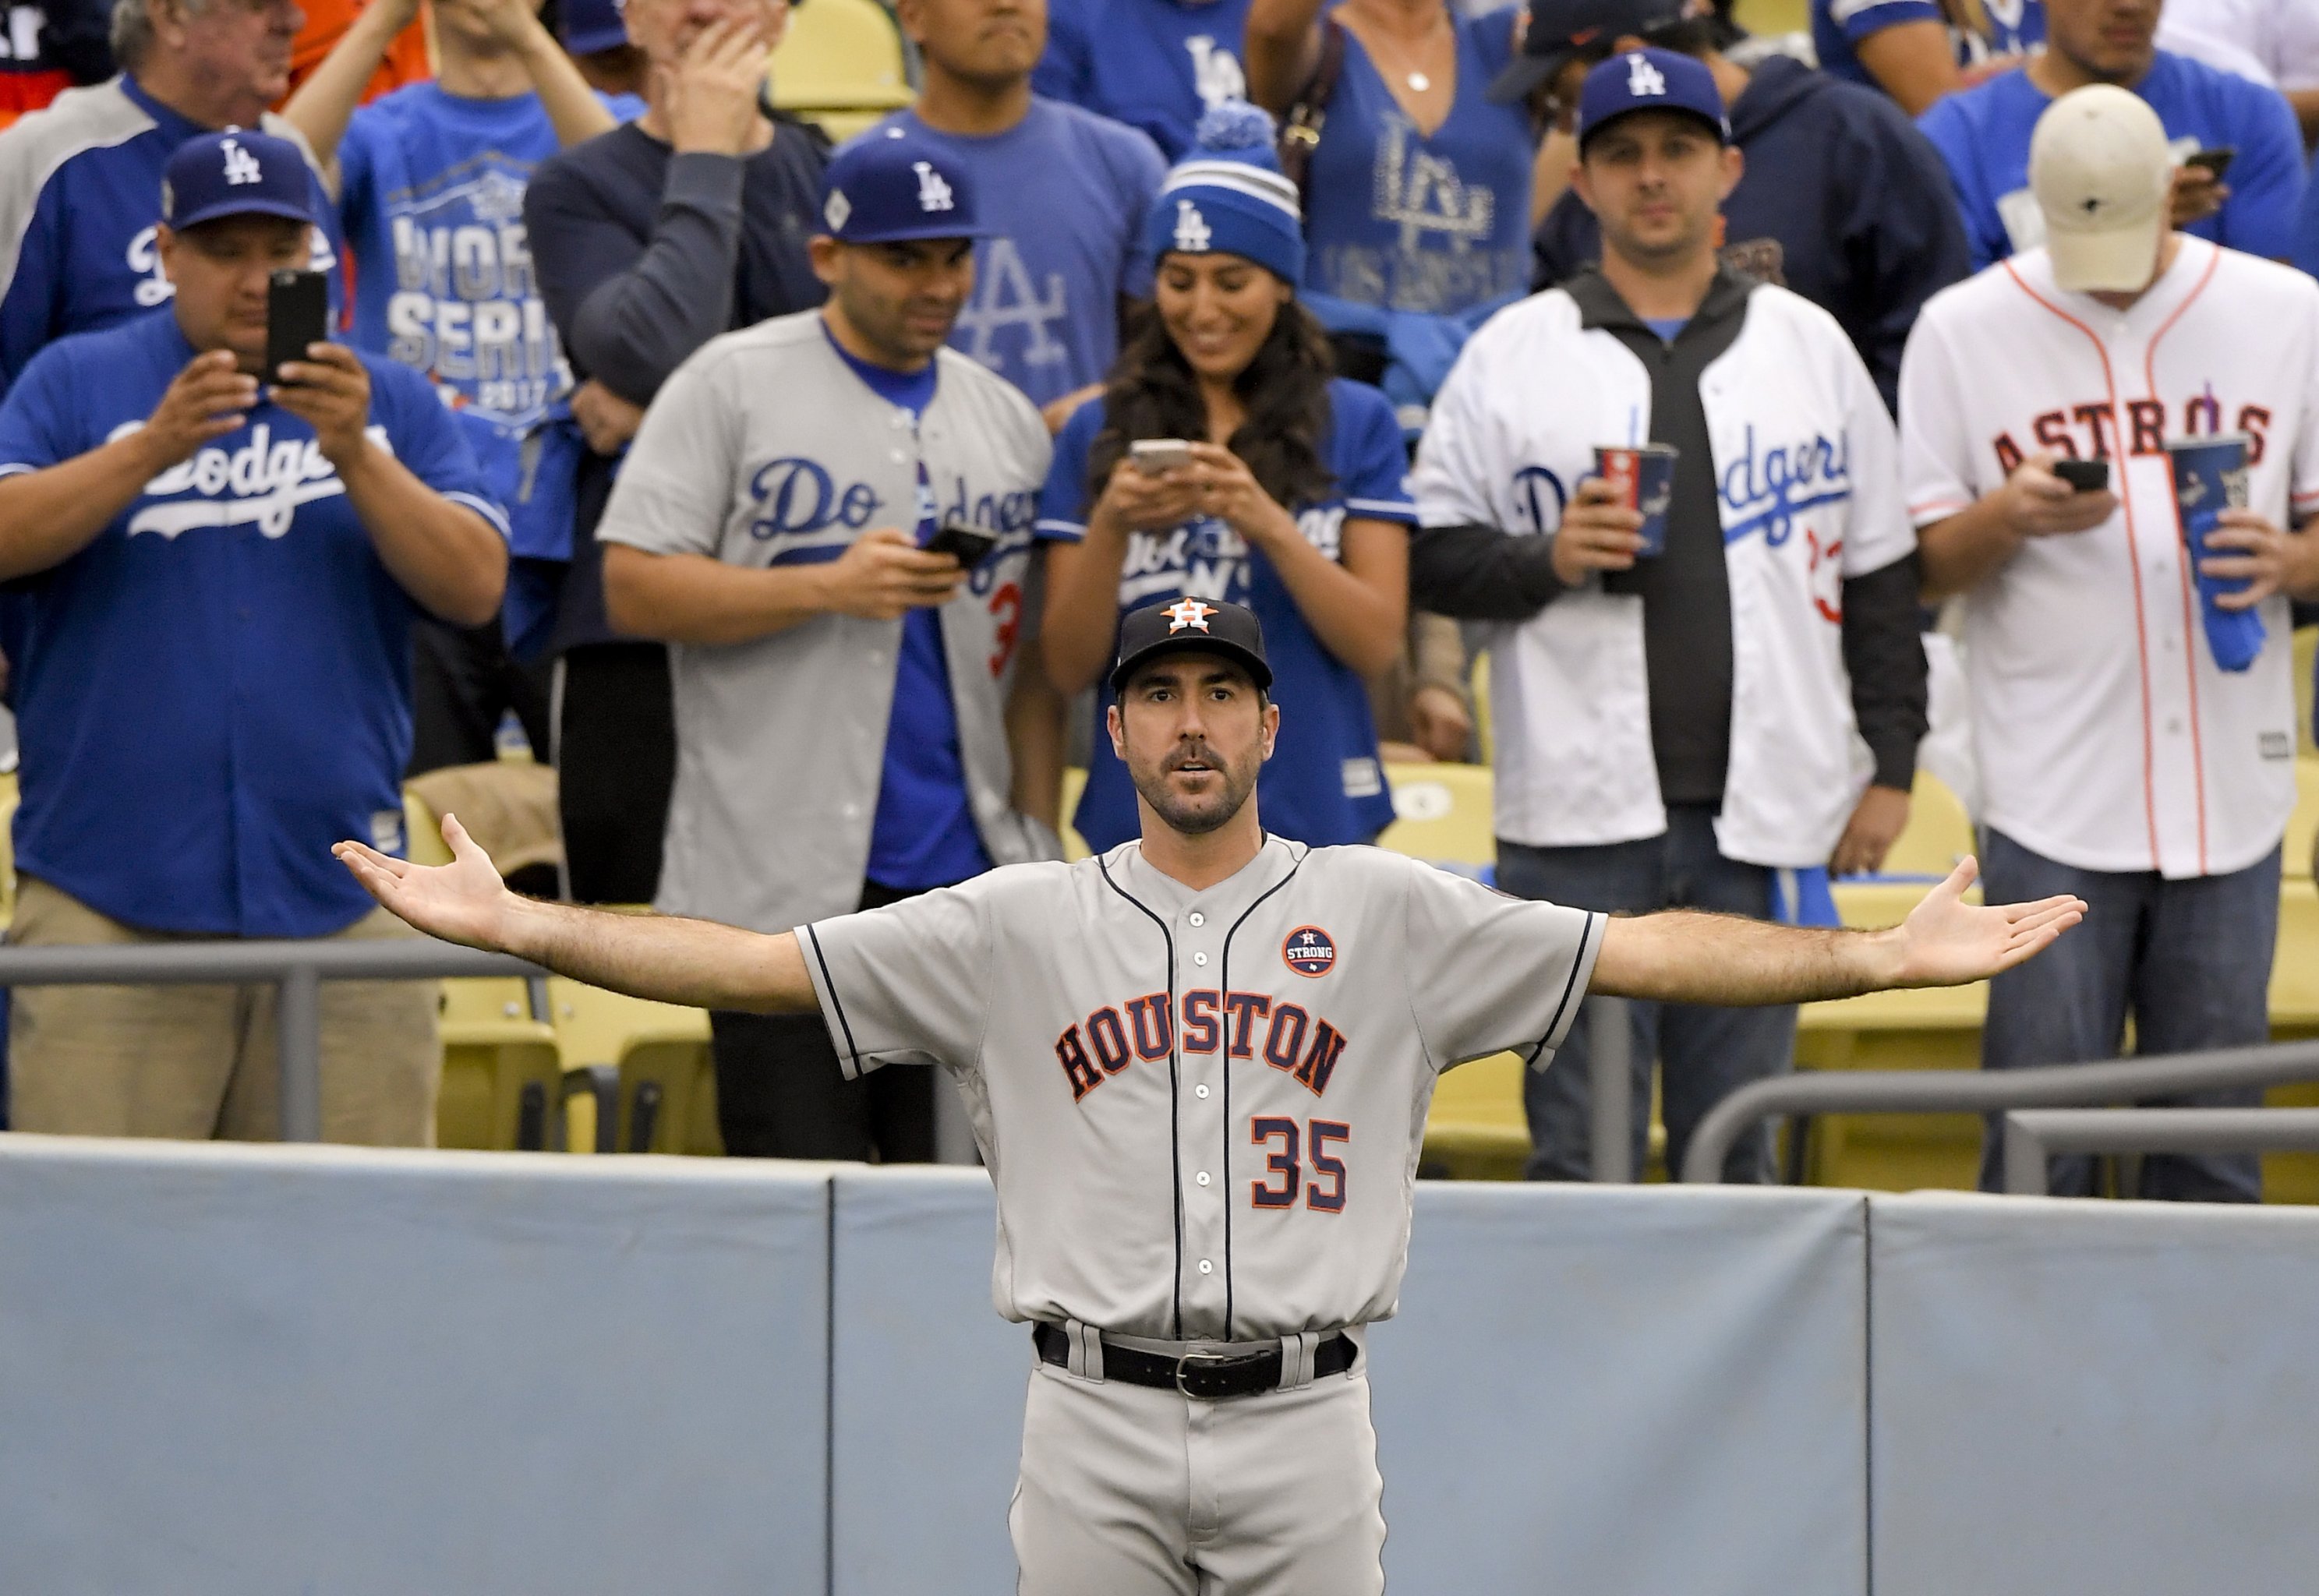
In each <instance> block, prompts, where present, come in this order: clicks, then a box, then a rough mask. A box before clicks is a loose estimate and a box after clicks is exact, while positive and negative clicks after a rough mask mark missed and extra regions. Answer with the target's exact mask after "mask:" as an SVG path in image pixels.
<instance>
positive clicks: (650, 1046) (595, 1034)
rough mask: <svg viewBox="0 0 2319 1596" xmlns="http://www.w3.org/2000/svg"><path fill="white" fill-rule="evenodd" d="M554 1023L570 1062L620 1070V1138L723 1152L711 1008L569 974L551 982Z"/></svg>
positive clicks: (630, 1148)
mask: <svg viewBox="0 0 2319 1596" xmlns="http://www.w3.org/2000/svg"><path fill="white" fill-rule="evenodd" d="M547 1001H548V1012H549V1023H551V1024H552V1025H554V1027H555V1039H556V1041H557V1043H558V1045H559V1046H560V1047H561V1049H562V1050H563V1056H564V1064H565V1065H566V1066H567V1067H582V1068H584V1067H588V1066H601V1065H609V1066H611V1067H612V1068H614V1069H618V1071H619V1109H618V1124H617V1126H616V1127H615V1133H614V1140H613V1145H614V1146H616V1147H618V1149H619V1150H622V1151H624V1152H670V1153H703V1154H717V1153H721V1152H723V1151H724V1142H723V1140H722V1139H721V1138H720V1137H719V1136H718V1134H717V1073H716V1068H715V1065H714V1063H713V1062H712V1061H711V1059H710V1057H709V1051H708V1014H706V1013H705V1012H703V1011H702V1010H700V1009H697V1008H681V1007H678V1006H676V1005H672V1004H666V1003H648V1002H646V1001H645V1000H644V999H643V998H640V997H627V996H621V995H620V994H619V993H617V992H607V991H605V990H604V989H603V988H601V987H590V986H585V985H583V984H582V983H581V982H578V981H573V980H567V979H565V978H564V977H562V976H554V977H551V978H549V979H548V982H547Z"/></svg>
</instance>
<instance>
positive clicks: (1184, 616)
mask: <svg viewBox="0 0 2319 1596" xmlns="http://www.w3.org/2000/svg"><path fill="white" fill-rule="evenodd" d="M1215 612H1216V607H1215V606H1214V605H1213V604H1203V603H1201V602H1200V601H1199V600H1197V599H1178V600H1176V602H1174V603H1173V604H1170V605H1169V606H1168V608H1167V609H1165V610H1164V611H1162V612H1161V613H1163V614H1164V615H1166V616H1167V618H1168V631H1169V636H1174V635H1175V634H1176V633H1178V632H1180V631H1182V630H1183V629H1184V628H1185V627H1196V628H1197V629H1198V630H1200V631H1203V632H1205V631H1206V630H1207V629H1208V617H1210V616H1212V615H1214V614H1215Z"/></svg>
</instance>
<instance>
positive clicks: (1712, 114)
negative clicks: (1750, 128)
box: [1578, 46, 1731, 149]
mask: <svg viewBox="0 0 2319 1596" xmlns="http://www.w3.org/2000/svg"><path fill="white" fill-rule="evenodd" d="M1637 111H1674V112H1678V113H1683V114H1684V115H1688V116H1695V117H1697V118H1698V119H1699V120H1700V121H1701V122H1705V123H1706V124H1707V125H1708V126H1709V127H1710V128H1711V129H1713V130H1714V131H1715V136H1716V137H1717V138H1718V139H1719V140H1722V141H1723V142H1724V143H1726V144H1728V143H1730V142H1731V121H1730V118H1729V117H1728V116H1726V115H1725V114H1724V110H1723V95H1722V93H1721V91H1719V89H1717V88H1716V86H1715V74H1714V73H1712V72H1710V71H1709V70H1708V69H1707V63H1706V62H1705V61H1701V60H1697V59H1693V58H1692V57H1690V56H1686V55H1682V54H1678V53H1677V52H1676V51H1674V50H1660V49H1658V48H1656V46H1652V47H1647V48H1645V49H1643V50H1629V51H1627V52H1626V53H1625V54H1624V55H1616V56H1612V57H1611V59H1609V60H1607V61H1604V62H1602V64H1601V65H1600V66H1598V67H1596V68H1594V69H1593V71H1592V72H1589V73H1588V74H1587V75H1586V85H1585V86H1584V88H1582V89H1580V90H1579V91H1578V147H1579V149H1585V148H1586V141H1587V140H1589V139H1592V138H1593V136H1594V135H1595V134H1597V133H1599V132H1601V131H1602V130H1603V129H1604V128H1606V127H1608V126H1609V125H1610V124H1611V123H1612V122H1616V121H1618V120H1619V118H1620V117H1622V116H1626V115H1629V114H1630V113H1634V112H1637Z"/></svg>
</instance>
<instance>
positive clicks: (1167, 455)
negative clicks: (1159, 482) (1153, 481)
mask: <svg viewBox="0 0 2319 1596" xmlns="http://www.w3.org/2000/svg"><path fill="white" fill-rule="evenodd" d="M1127 457H1128V459H1129V460H1131V461H1132V462H1133V463H1134V465H1135V469H1136V470H1138V471H1140V472H1141V473H1143V474H1144V475H1145V476H1158V475H1159V474H1160V473H1161V472H1163V471H1173V470H1175V469H1176V468H1177V467H1178V466H1179V465H1189V464H1191V463H1192V446H1191V445H1190V444H1189V443H1187V442H1186V441H1185V440H1184V439H1182V438H1180V437H1139V438H1137V439H1136V440H1135V441H1134V442H1133V443H1132V444H1129V445H1128V446H1127Z"/></svg>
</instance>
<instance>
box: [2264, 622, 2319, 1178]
mask: <svg viewBox="0 0 2319 1596" xmlns="http://www.w3.org/2000/svg"><path fill="white" fill-rule="evenodd" d="M2311 636H2314V632H2313V629H2311V628H2305V630H2304V631H2300V632H2297V633H2296V635H2295V637H2296V647H2297V652H2298V654H2308V653H2309V650H2308V648H2307V647H2306V646H2305V641H2306V639H2308V638H2309V637H2311ZM2298 672H2299V674H2298V681H2300V682H2301V683H2302V685H2303V686H2304V687H2305V689H2307V688H2308V686H2309V662H2308V661H2307V660H2304V661H2303V662H2302V663H2301V664H2300V665H2299V666H2298ZM2302 720H2303V723H2304V727H2305V735H2308V730H2309V720H2310V717H2309V716H2308V714H2305V716H2304V717H2302ZM2295 781H2296V805H2295V813H2294V815H2293V816H2292V817H2290V818H2289V819H2288V821H2287V844H2286V852H2285V857H2284V859H2283V860H2282V861H2281V879H2280V882H2279V888H2278V950H2277V951H2276V953H2275V954H2274V955H2273V957H2272V959H2271V965H2270V1035H2271V1040H2272V1041H2313V1040H2314V1039H2319V891H2314V889H2313V887H2312V882H2311V870H2312V848H2313V839H2314V832H2319V759H2309V758H2305V759H2298V760H2296V762H2295ZM2263 1102H2264V1103H2265V1104H2266V1105H2268V1106H2269V1107H2272V1108H2319V1082H2305V1083H2298V1084H2296V1085H2294V1086H2287V1087H2272V1088H2271V1089H2270V1090H2269V1091H2268V1092H2266V1093H2265V1094H2264V1095H2263ZM2262 1198H2263V1201H2264V1202H2266V1203H2319V1153H2265V1154H2264V1155H2263V1159H2262Z"/></svg>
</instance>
